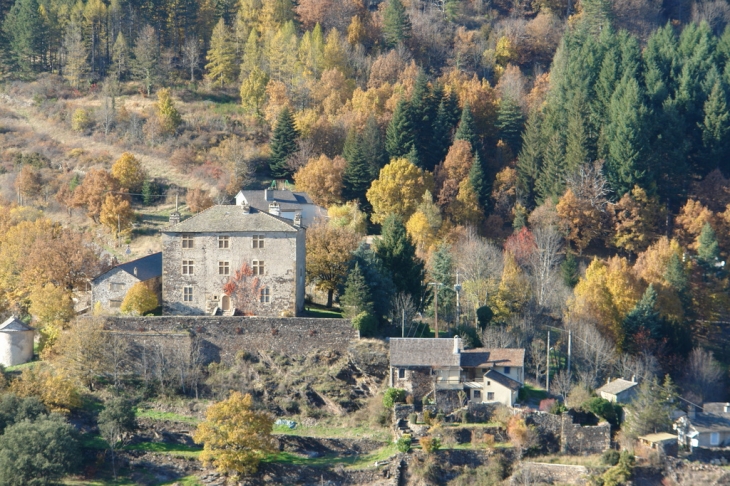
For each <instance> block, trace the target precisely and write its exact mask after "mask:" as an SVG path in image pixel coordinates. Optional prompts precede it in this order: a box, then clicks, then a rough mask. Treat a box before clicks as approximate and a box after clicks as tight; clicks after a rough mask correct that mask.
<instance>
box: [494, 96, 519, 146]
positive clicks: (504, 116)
mask: <svg viewBox="0 0 730 486" xmlns="http://www.w3.org/2000/svg"><path fill="white" fill-rule="evenodd" d="M524 124H525V117H524V116H523V115H522V110H521V109H520V107H519V105H518V104H517V103H516V102H515V100H513V99H512V98H511V97H509V96H505V97H504V98H503V99H502V102H501V103H500V105H499V111H498V112H497V128H498V129H499V137H500V138H501V139H502V140H503V141H504V143H506V144H507V146H509V148H510V149H511V150H512V153H513V154H518V153H520V149H521V148H522V129H523V127H524Z"/></svg>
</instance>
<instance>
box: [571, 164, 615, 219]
mask: <svg viewBox="0 0 730 486" xmlns="http://www.w3.org/2000/svg"><path fill="white" fill-rule="evenodd" d="M565 182H566V184H567V186H568V188H569V189H570V190H571V191H573V194H575V197H576V198H578V199H582V200H585V201H588V203H589V204H590V205H591V207H593V208H595V209H597V210H599V211H601V212H603V211H605V210H606V206H607V205H608V198H607V196H608V195H609V194H610V193H611V188H610V186H609V185H608V181H607V180H606V177H605V176H604V175H603V161H602V160H597V161H595V162H593V163H586V164H583V165H581V166H580V167H579V168H578V170H576V171H575V172H573V173H572V174H570V175H568V176H567V177H566V179H565Z"/></svg>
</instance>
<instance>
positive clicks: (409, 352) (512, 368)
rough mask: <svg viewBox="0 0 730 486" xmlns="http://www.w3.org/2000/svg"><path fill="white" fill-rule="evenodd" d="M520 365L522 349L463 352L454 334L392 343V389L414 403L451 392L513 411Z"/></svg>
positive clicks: (521, 375) (520, 382) (522, 375)
mask: <svg viewBox="0 0 730 486" xmlns="http://www.w3.org/2000/svg"><path fill="white" fill-rule="evenodd" d="M524 364H525V350H524V349H487V348H476V349H464V346H463V341H462V340H461V339H460V338H459V337H458V336H456V337H454V338H453V339H449V338H391V339H390V377H389V382H390V386H393V387H397V388H403V389H405V390H407V391H408V392H409V393H411V394H412V395H413V396H414V398H415V399H416V400H421V399H422V398H423V397H429V396H435V395H436V394H438V393H439V392H447V391H453V392H457V393H458V392H463V394H464V396H465V397H466V399H467V400H471V401H472V402H475V403H485V402H495V403H496V402H498V403H502V404H504V405H507V406H510V407H511V406H513V405H514V403H515V402H516V401H517V393H518V392H519V389H520V388H521V387H522V385H523V383H524V380H525V372H524Z"/></svg>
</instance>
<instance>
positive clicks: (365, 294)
mask: <svg viewBox="0 0 730 486" xmlns="http://www.w3.org/2000/svg"><path fill="white" fill-rule="evenodd" d="M340 302H341V303H342V306H343V307H344V309H345V315H346V316H347V317H355V316H356V315H358V314H361V313H362V312H367V313H368V314H372V313H373V295H372V292H371V291H370V287H369V286H368V284H367V281H366V280H365V276H364V275H363V273H362V270H360V265H359V263H358V262H357V261H356V262H355V266H354V267H353V268H352V270H351V271H350V274H349V275H348V276H347V281H346V282H345V292H344V293H343V294H342V298H341V299H340Z"/></svg>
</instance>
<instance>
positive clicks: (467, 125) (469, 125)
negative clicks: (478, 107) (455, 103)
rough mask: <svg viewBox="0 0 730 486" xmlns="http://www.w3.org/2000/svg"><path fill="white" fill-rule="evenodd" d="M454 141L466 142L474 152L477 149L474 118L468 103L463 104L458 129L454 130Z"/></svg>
mask: <svg viewBox="0 0 730 486" xmlns="http://www.w3.org/2000/svg"><path fill="white" fill-rule="evenodd" d="M454 140H466V141H467V142H469V143H470V144H471V148H472V150H474V151H476V150H477V149H478V147H479V139H478V138H477V132H476V128H475V127H474V117H472V115H471V108H470V107H469V103H468V102H467V103H464V109H463V110H462V111H461V120H460V121H459V127H458V128H457V129H456V134H455V135H454Z"/></svg>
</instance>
